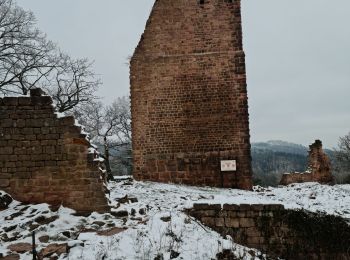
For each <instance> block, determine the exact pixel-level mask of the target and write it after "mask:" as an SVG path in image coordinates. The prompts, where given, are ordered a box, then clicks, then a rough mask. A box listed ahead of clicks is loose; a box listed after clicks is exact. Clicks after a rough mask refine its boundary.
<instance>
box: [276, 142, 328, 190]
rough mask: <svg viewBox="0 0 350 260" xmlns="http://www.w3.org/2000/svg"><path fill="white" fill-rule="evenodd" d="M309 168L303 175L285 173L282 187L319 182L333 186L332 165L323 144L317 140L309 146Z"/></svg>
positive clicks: (281, 183)
mask: <svg viewBox="0 0 350 260" xmlns="http://www.w3.org/2000/svg"><path fill="white" fill-rule="evenodd" d="M309 147H310V150H309V157H308V160H309V166H308V169H307V170H306V171H305V172H302V173H298V172H295V173H285V174H283V176H282V179H281V182H280V185H289V184H291V183H301V182H319V183H321V184H332V183H333V176H332V173H331V163H330V160H329V158H328V156H327V155H326V154H325V152H324V151H323V149H322V142H321V141H320V140H316V141H315V143H313V144H312V145H310V146H309Z"/></svg>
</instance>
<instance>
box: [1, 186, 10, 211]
mask: <svg viewBox="0 0 350 260" xmlns="http://www.w3.org/2000/svg"><path fill="white" fill-rule="evenodd" d="M12 201H13V199H12V198H11V197H10V196H9V195H7V194H6V193H2V192H1V191H0V210H4V209H7V208H8V205H10V203H11V202H12Z"/></svg>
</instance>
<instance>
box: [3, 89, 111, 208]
mask: <svg viewBox="0 0 350 260" xmlns="http://www.w3.org/2000/svg"><path fill="white" fill-rule="evenodd" d="M74 124H75V120H74V118H73V117H63V118H57V116H56V114H55V113H54V108H53V106H52V99H51V97H49V96H41V90H40V89H35V90H32V91H31V97H4V98H0V190H4V191H6V192H8V193H9V194H11V196H13V197H14V198H15V199H17V200H19V201H22V202H26V203H43V202H46V203H49V204H53V205H60V204H63V205H64V206H67V207H70V208H73V209H75V210H77V211H80V212H85V211H87V212H89V211H99V212H103V211H106V210H108V209H109V208H108V205H107V199H106V197H105V194H104V191H103V189H104V188H103V181H102V179H101V172H100V170H99V166H98V162H96V161H95V157H96V155H95V154H93V153H89V151H88V150H89V147H90V143H89V142H88V141H87V139H86V136H85V135H84V134H81V128H80V127H78V126H75V125H74Z"/></svg>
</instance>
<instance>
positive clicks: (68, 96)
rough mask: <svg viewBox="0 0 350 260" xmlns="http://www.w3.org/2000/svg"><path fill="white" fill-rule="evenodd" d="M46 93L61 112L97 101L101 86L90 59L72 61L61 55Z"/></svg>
mask: <svg viewBox="0 0 350 260" xmlns="http://www.w3.org/2000/svg"><path fill="white" fill-rule="evenodd" d="M60 57H61V58H60V62H59V64H58V66H57V68H56V69H55V70H54V72H53V79H52V80H51V81H50V82H51V84H50V86H48V87H46V88H45V89H46V91H47V92H48V93H49V94H50V95H51V96H52V98H53V100H54V101H55V103H56V106H57V109H58V111H59V112H65V111H67V110H71V109H72V108H74V107H76V106H78V105H84V104H87V103H89V102H92V101H93V100H95V99H97V97H96V96H95V92H96V90H97V89H98V87H99V86H100V85H101V81H100V79H98V78H97V76H96V74H95V73H94V72H93V70H92V65H93V62H90V61H89V60H88V59H76V60H74V59H71V58H70V57H69V56H67V55H64V54H61V55H60Z"/></svg>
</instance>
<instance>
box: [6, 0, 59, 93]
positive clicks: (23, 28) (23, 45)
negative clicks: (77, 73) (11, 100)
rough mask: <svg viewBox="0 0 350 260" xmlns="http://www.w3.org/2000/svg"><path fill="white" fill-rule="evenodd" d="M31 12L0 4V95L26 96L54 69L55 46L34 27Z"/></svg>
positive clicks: (10, 0)
mask: <svg viewBox="0 0 350 260" xmlns="http://www.w3.org/2000/svg"><path fill="white" fill-rule="evenodd" d="M35 24H36V19H35V17H34V15H33V13H32V12H28V11H25V10H23V9H22V8H20V7H19V6H17V5H16V4H15V3H14V2H13V1H12V0H0V93H2V94H3V95H7V94H27V92H28V91H29V89H31V88H33V87H34V86H35V85H37V84H38V82H39V81H40V80H42V79H44V80H45V79H46V77H47V76H48V75H49V74H50V72H51V71H52V70H53V68H54V67H55V65H56V62H57V59H56V57H55V49H56V46H55V45H54V44H53V43H52V42H50V41H48V40H47V39H46V36H45V35H44V34H43V33H41V32H40V31H39V30H38V29H36V27H35Z"/></svg>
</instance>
